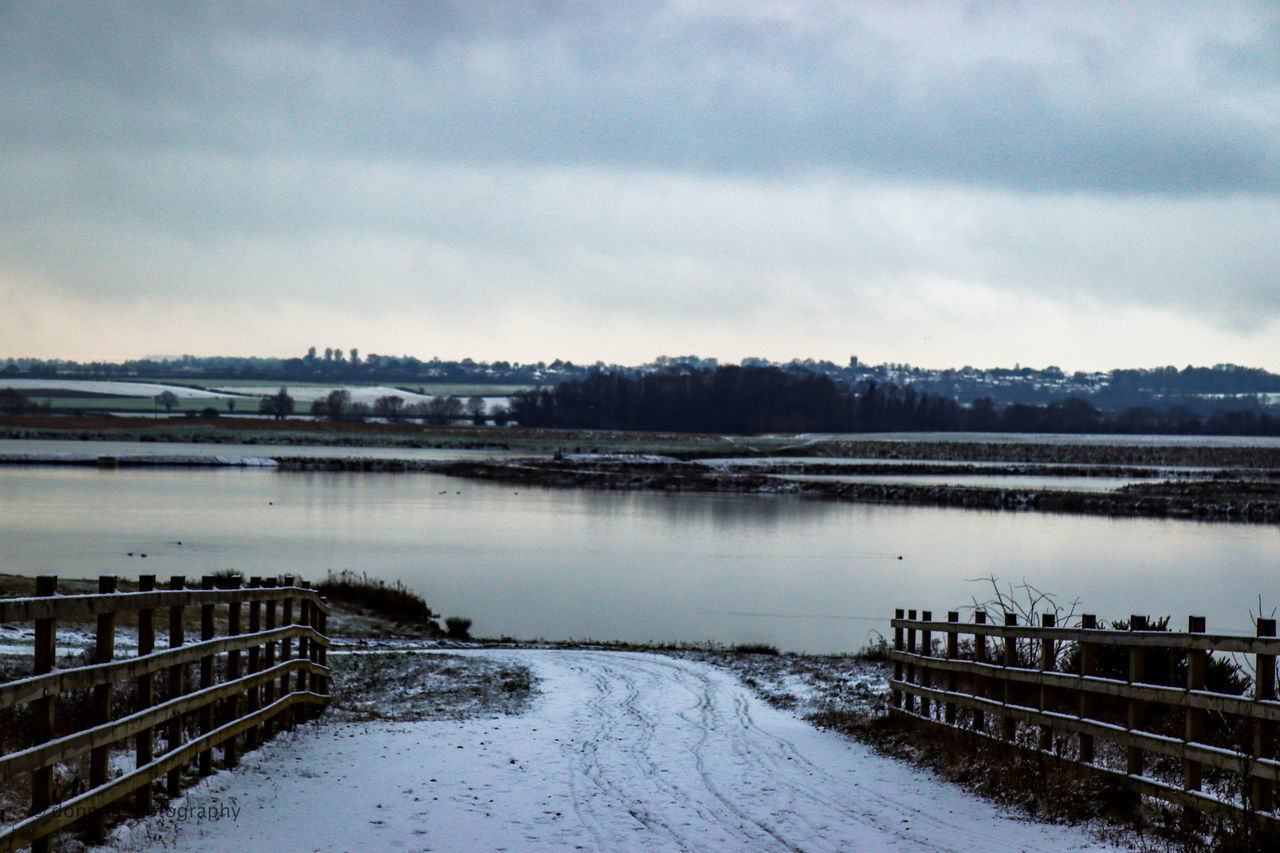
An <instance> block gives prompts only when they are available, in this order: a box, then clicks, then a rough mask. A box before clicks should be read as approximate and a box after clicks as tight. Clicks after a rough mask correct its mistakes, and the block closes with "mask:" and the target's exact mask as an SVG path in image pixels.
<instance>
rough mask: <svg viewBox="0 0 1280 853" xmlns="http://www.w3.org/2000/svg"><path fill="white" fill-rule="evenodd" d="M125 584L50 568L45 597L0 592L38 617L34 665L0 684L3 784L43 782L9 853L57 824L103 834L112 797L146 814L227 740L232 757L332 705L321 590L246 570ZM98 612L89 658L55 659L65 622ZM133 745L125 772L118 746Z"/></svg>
mask: <svg viewBox="0 0 1280 853" xmlns="http://www.w3.org/2000/svg"><path fill="white" fill-rule="evenodd" d="M116 589H117V584H116V579H115V578H114V577H110V576H105V577H102V578H100V579H99V591H98V593H97V594H86V595H58V594H57V578H56V577H49V576H45V577H40V578H38V579H37V589H36V595H35V596H34V597H31V598H11V599H3V600H0V623H4V624H6V625H10V624H14V623H17V624H24V623H25V624H32V625H33V626H34V649H33V652H32V654H33V659H34V660H33V664H34V666H33V673H34V674H33V675H31V676H30V677H28V678H22V679H19V680H16V681H9V682H7V683H4V684H0V715H2V718H3V719H4V722H5V724H6V725H7V726H9V727H10V728H11V730H10V731H8V732H6V733H4V740H5V743H6V747H5V748H6V750H7V754H5V755H3V756H2V757H0V780H3V781H4V782H5V783H6V784H13V782H14V780H21V779H22V778H23V777H24V775H29V777H30V783H31V794H30V797H31V808H30V816H29V817H27V818H26V819H24V820H22V821H19V822H17V823H14V824H11V825H9V826H6V827H5V828H4V829H3V830H0V850H6V851H7V850H14V849H17V848H19V847H23V846H26V845H30V846H31V847H32V849H33V850H36V851H44V850H48V848H49V843H50V838H51V836H52V834H53V833H55V832H57V831H58V830H59V829H62V828H64V827H66V826H68V825H70V824H72V823H76V822H80V826H82V827H83V828H84V830H85V832H86V833H87V834H88V835H89V837H90V839H91V840H100V839H101V838H102V835H103V831H104V817H105V810H106V809H107V808H108V807H109V806H111V805H112V804H114V803H117V802H118V801H120V800H123V799H125V798H126V797H128V796H130V795H133V808H134V810H135V811H136V813H139V814H145V813H146V812H148V811H150V809H151V801H152V794H153V786H155V785H156V784H157V783H158V782H159V781H160V780H161V779H163V785H164V790H165V792H166V793H167V795H168V796H176V795H178V794H179V793H180V791H181V788H182V784H183V776H184V770H187V771H190V770H195V771H196V772H198V773H199V774H201V775H203V774H207V773H209V772H211V771H212V769H213V750H214V748H215V747H221V751H222V762H223V764H224V766H233V765H235V764H236V763H237V760H238V756H239V753H240V750H241V749H242V748H243V749H252V748H254V747H256V746H257V745H258V744H260V743H261V742H262V741H263V740H265V739H266V738H269V737H271V735H272V734H273V733H274V731H275V730H277V729H278V728H281V727H287V726H290V725H292V724H293V723H294V722H296V721H297V720H299V719H303V718H305V717H308V716H311V715H313V714H314V713H316V712H317V709H319V708H323V706H324V705H325V703H326V702H327V701H328V692H329V689H328V682H329V669H328V667H327V665H326V659H325V658H326V650H327V648H328V645H329V640H328V638H327V637H326V636H325V627H326V626H325V621H326V616H327V613H328V608H327V606H326V605H325V603H324V602H323V601H322V600H321V599H320V597H319V595H318V594H317V593H316V592H315V591H314V590H312V589H309V588H306V587H305V586H304V585H294V583H293V582H292V580H291V579H289V578H284V579H274V578H269V579H265V580H260V579H258V578H251V579H250V581H249V585H248V586H247V587H246V586H243V585H242V583H241V581H240V579H239V578H233V579H226V578H219V579H217V584H216V586H215V578H213V577H205V578H203V580H202V583H201V586H200V588H199V589H191V588H188V586H187V583H186V581H185V579H184V578H183V577H174V578H172V579H171V580H170V582H169V585H168V588H167V589H157V588H156V580H155V576H154V575H144V576H142V577H141V578H140V579H139V582H138V591H137V592H127V593H121V592H117V591H116ZM246 610H247V616H248V619H247V624H246V620H245V619H244V616H245V611H246ZM157 613H160V614H166V615H167V616H168V647H167V648H166V649H163V650H160V651H157V650H156V619H157ZM197 614H198V623H199V632H200V634H199V636H200V639H199V641H198V642H192V643H187V639H186V636H187V626H188V618H189V617H190V622H191V624H192V628H193V629H194V628H195V622H196V616H197ZM135 620H136V624H137V655H136V656H134V657H128V658H121V659H116V653H115V646H116V637H117V621H128V622H129V623H133V622H134V621H135ZM94 621H96V643H95V645H94V648H93V649H92V651H91V653H90V656H91V662H89V663H87V664H84V665H71V666H67V667H65V668H55V665H56V664H57V663H58V662H57V661H56V660H55V658H56V650H57V629H58V625H59V623H60V622H61V623H63V624H64V625H65V624H66V623H68V622H70V623H81V624H84V623H88V624H92V623H93V622H94ZM194 682H198V683H194ZM86 697H87V698H88V699H89V702H88V707H87V709H86V708H85V703H84V701H83V700H84V698H86ZM77 699H78V700H79V701H77ZM59 708H63V709H64V710H56V709H59ZM13 729H17V730H16V731H15V730H13ZM26 729H29V733H28V732H26V731H25V730H26ZM24 734H25V735H26V736H25V737H23V735H24ZM21 741H26V744H27V745H25V746H24V745H22V743H21ZM157 741H159V742H161V743H162V744H163V749H162V750H160V751H159V754H158V755H157V751H156V746H157ZM130 742H132V744H133V761H132V762H131V763H132V764H133V769H132V770H127V771H126V770H123V769H122V768H121V767H120V763H121V759H122V758H123V759H125V760H126V761H127V757H126V756H123V755H121V754H120V753H121V751H122V750H127V749H128V746H129V744H130ZM86 757H87V762H86V761H85V758H86ZM113 758H114V759H115V761H114V762H113ZM69 762H78V763H79V764H80V765H81V768H80V770H79V771H78V772H77V773H76V777H77V778H76V780H75V781H76V784H75V785H74V786H71V790H70V791H68V792H66V796H65V798H64V799H61V800H59V797H58V796H57V792H56V789H55V771H56V768H57V767H58V765H66V764H68V763H69ZM86 765H87V766H86ZM113 766H114V767H115V770H114V772H113V770H112V768H113ZM63 787H66V786H63Z"/></svg>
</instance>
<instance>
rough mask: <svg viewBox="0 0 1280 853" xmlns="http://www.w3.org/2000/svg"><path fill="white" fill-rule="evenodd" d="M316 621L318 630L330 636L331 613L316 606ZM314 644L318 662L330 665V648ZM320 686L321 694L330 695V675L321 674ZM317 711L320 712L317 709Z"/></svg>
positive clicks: (321, 664)
mask: <svg viewBox="0 0 1280 853" xmlns="http://www.w3.org/2000/svg"><path fill="white" fill-rule="evenodd" d="M316 622H317V625H316V630H317V631H319V632H320V634H321V635H323V636H325V637H327V636H329V614H327V613H325V612H324V611H323V610H321V609H320V608H318V607H317V608H316ZM313 646H314V647H315V649H316V663H318V664H320V666H322V667H328V666H329V650H328V649H327V648H325V647H324V645H323V644H321V643H314V644H313ZM319 688H320V689H319V690H318V691H317V692H318V693H319V694H320V695H321V696H325V697H327V696H328V695H329V676H327V675H322V676H320V684H319ZM317 713H319V712H318V711H317Z"/></svg>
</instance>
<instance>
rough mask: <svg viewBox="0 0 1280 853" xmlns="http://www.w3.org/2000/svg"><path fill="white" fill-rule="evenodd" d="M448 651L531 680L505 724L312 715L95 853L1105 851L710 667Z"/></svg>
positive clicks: (560, 653)
mask: <svg viewBox="0 0 1280 853" xmlns="http://www.w3.org/2000/svg"><path fill="white" fill-rule="evenodd" d="M449 653H450V654H455V655H456V654H465V655H473V656H480V657H483V658H485V659H487V665H489V666H496V667H508V668H515V669H521V670H523V669H527V670H528V671H529V672H531V674H532V676H533V679H534V683H535V690H534V694H533V697H532V699H531V700H530V701H529V703H528V705H527V706H524V707H522V708H517V709H515V713H511V714H509V715H506V716H492V715H491V716H487V717H478V718H477V717H471V718H467V719H412V720H407V721H404V720H402V721H388V720H361V719H358V718H352V717H351V715H350V714H347V715H346V719H343V716H344V715H343V714H330V715H327V716H326V718H325V719H323V720H322V721H320V722H318V723H313V724H309V725H307V726H304V727H301V728H300V729H298V730H297V731H295V732H294V733H292V734H286V735H283V736H282V737H281V738H279V739H277V740H276V741H275V742H273V743H272V744H270V745H268V746H267V747H266V748H264V749H262V750H260V751H258V752H257V753H254V754H251V755H250V756H248V757H247V758H246V759H245V760H244V761H243V762H242V764H241V765H240V766H239V767H238V768H236V769H235V770H234V771H231V772H221V773H218V774H215V775H214V776H212V777H210V778H208V779H206V780H204V781H203V782H201V783H200V784H199V785H197V786H195V787H193V788H191V789H189V791H188V792H187V794H186V796H185V798H184V799H183V800H180V801H177V802H175V803H173V804H172V808H171V809H170V811H169V812H167V813H161V814H157V815H154V816H152V817H150V818H147V819H144V820H141V821H137V822H133V823H130V824H125V825H123V826H121V827H118V828H117V829H116V830H115V831H114V833H113V836H112V841H111V844H110V845H109V846H108V847H105V848H98V849H100V850H103V851H140V850H201V851H209V853H222V852H223V851H225V853H233V851H234V853H240V851H245V850H271V851H277V852H278V853H285V851H295V850H296V851H349V850H350V851H355V850H380V851H381V850H403V851H435V852H436V853H442V852H443V851H499V850H508V851H556V850H587V851H775V850H776V851H881V850H883V851H955V853H968V851H978V850H980V851H983V853H1005V851H1008V853H1013V851H1037V852H1038V853H1045V852H1046V851H1070V850H1093V851H1103V850H1113V849H1120V848H1113V847H1108V846H1107V845H1106V844H1103V843H1101V842H1098V841H1096V840H1095V839H1094V838H1093V837H1092V836H1091V835H1090V834H1089V833H1088V832H1087V831H1086V830H1084V829H1080V828H1072V827H1062V826H1052V825H1045V824H1039V823H1034V822H1030V821H1027V820H1025V819H1021V818H1018V817H1016V816H1013V815H1011V814H1009V813H1006V812H1004V811H1002V810H1000V809H999V808H997V807H995V806H993V805H991V804H989V803H986V802H984V801H981V800H976V799H974V798H972V797H970V796H968V795H966V794H965V793H963V792H962V791H961V790H960V789H958V788H956V787H954V786H951V785H947V784H945V783H942V782H940V781H938V780H936V779H935V778H933V777H931V776H930V775H928V774H926V773H923V772H921V771H918V770H916V769H914V768H912V767H909V766H907V765H904V764H902V763H899V762H896V761H894V760H892V759H888V758H884V757H882V756H879V755H877V754H875V753H874V752H873V751H872V750H871V749H870V748H868V747H866V746H863V745H862V744H859V743H856V742H852V741H849V740H847V739H844V738H842V737H839V736H838V735H835V734H832V733H829V732H824V731H819V730H817V729H815V728H813V727H811V726H809V725H808V724H806V723H804V722H802V721H800V720H799V719H798V718H796V717H795V716H793V715H791V714H789V713H787V712H784V711H780V710H777V709H775V708H773V707H771V706H769V705H767V704H765V703H764V702H763V701H761V700H760V699H758V698H757V697H756V696H754V695H753V694H752V693H751V692H750V691H749V690H747V688H746V687H744V686H743V685H742V684H741V683H740V682H739V681H738V680H737V678H735V677H734V676H733V675H732V674H730V673H729V672H727V671H725V670H723V669H719V668H717V667H713V666H711V665H709V664H706V663H702V662H698V661H694V660H685V659H677V658H673V657H668V656H663V655H656V654H648V653H639V652H616V651H592V650H559V649H502V650H469V651H463V652H459V651H458V650H451V651H450V652H449ZM416 654H431V652H417V653H416ZM401 687H402V689H403V690H404V691H408V692H412V691H413V690H414V689H415V688H416V684H414V683H405V684H403V685H402V686H401Z"/></svg>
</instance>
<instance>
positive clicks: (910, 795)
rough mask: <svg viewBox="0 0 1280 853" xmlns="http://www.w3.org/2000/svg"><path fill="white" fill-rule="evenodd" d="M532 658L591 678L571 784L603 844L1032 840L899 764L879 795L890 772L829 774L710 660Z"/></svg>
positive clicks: (986, 845) (938, 852)
mask: <svg viewBox="0 0 1280 853" xmlns="http://www.w3.org/2000/svg"><path fill="white" fill-rule="evenodd" d="M532 655H533V656H532V659H529V660H527V661H526V662H528V663H533V664H534V665H535V666H538V665H545V664H553V663H554V662H555V661H556V660H557V656H558V659H559V663H560V665H563V666H567V668H568V669H569V670H570V671H571V672H573V673H574V674H575V677H577V678H580V679H583V680H585V681H587V682H589V683H590V689H591V698H590V699H589V700H588V701H586V702H584V703H583V704H582V705H581V706H580V709H581V711H582V714H581V716H580V717H579V718H577V719H576V720H575V721H574V728H575V732H576V736H575V738H574V741H575V746H576V748H578V749H579V752H578V754H577V756H576V760H575V761H574V763H573V764H574V769H573V771H572V772H573V774H574V775H575V777H576V778H575V779H574V780H573V782H572V784H573V786H574V789H575V791H578V792H579V793H582V794H586V795H587V796H586V802H585V803H584V804H582V805H580V806H579V807H578V816H579V818H580V819H581V820H582V821H583V823H584V825H586V826H587V827H588V829H589V831H590V833H591V835H592V837H593V838H594V839H595V840H596V842H597V843H598V844H599V845H600V846H599V849H601V850H611V849H623V848H625V849H644V850H667V849H673V850H706V849H741V850H767V851H775V850H776V851H820V850H848V849H858V847H859V846H861V845H867V844H874V845H876V847H875V849H884V850H910V851H920V853H965V852H966V851H970V850H973V849H979V848H981V849H984V850H987V851H993V853H995V852H996V851H1017V850H1022V849H1027V848H1026V847H1025V845H1024V844H1023V843H1020V842H1018V841H1016V840H1013V839H1011V838H1009V837H1008V833H1007V832H1006V831H1004V830H1007V829H1008V828H1009V826H1010V825H1017V826H1021V827H1022V828H1023V829H1026V828H1027V827H1028V826H1034V825H1029V824H1025V823H1021V824H1018V823H1015V822H1013V821H1010V820H1008V819H1007V818H1003V819H1002V824H1003V825H1002V826H996V827H993V826H992V825H991V821H986V822H984V821H973V820H965V819H964V818H950V817H948V816H946V815H945V814H939V806H938V805H937V804H936V803H935V802H934V801H933V800H932V799H931V798H930V795H929V793H928V791H927V789H928V788H929V786H930V785H933V786H935V787H940V788H945V787H946V786H944V785H943V784H942V783H940V782H935V781H933V780H928V779H924V780H923V781H922V778H921V776H920V774H918V773H915V771H911V770H908V769H907V768H905V767H901V766H898V767H897V769H896V771H895V772H896V775H897V776H907V777H909V778H908V780H907V781H908V782H910V783H911V784H909V785H906V786H904V787H903V790H877V789H876V787H875V785H874V784H871V783H873V782H880V781H883V777H884V776H885V774H884V773H883V772H880V773H878V774H876V778H873V779H870V780H865V781H864V780H861V779H859V775H858V773H857V772H856V768H853V769H850V770H847V771H846V772H847V775H843V776H840V775H833V773H832V772H829V771H828V770H827V769H825V768H824V767H823V766H820V764H819V763H816V762H815V761H813V760H810V758H809V757H808V755H807V754H806V749H810V750H811V746H810V745H809V744H808V743H806V744H805V745H804V747H803V748H802V747H801V746H800V745H798V744H797V743H796V742H793V740H791V739H789V738H788V737H787V736H786V735H785V734H783V733H780V732H779V731H777V730H776V729H777V727H776V726H770V727H767V726H766V725H762V724H761V723H760V722H758V721H757V719H756V712H757V711H758V712H759V713H761V714H766V715H768V714H774V713H775V712H774V711H773V710H772V709H769V708H768V707H767V706H765V705H763V704H762V703H761V702H759V700H757V699H755V698H754V697H753V696H751V695H750V694H749V693H748V691H747V690H746V688H744V687H742V686H741V685H740V684H738V683H737V682H736V680H734V678H733V677H732V676H731V675H729V674H727V673H723V672H720V671H718V670H715V669H714V668H712V667H709V666H706V665H704V664H700V663H695V662H690V661H682V660H679V659H675V658H666V657H662V656H659V655H651V654H644V653H624V652H598V651H541V650H539V651H537V652H534V653H532ZM806 731H808V733H809V734H810V735H813V734H815V733H813V732H812V731H811V730H806ZM818 736H819V737H826V738H828V740H829V741H830V747H831V748H832V750H833V751H840V750H846V751H851V756H857V755H858V753H860V752H865V750H862V749H861V748H860V747H856V746H855V745H850V744H848V743H847V742H844V741H842V740H840V739H838V738H837V737H836V736H835V735H825V734H823V735H818ZM854 760H858V759H857V758H854ZM861 760H864V761H867V762H868V763H870V762H871V761H872V760H874V761H876V762H880V763H891V762H889V760H888V759H884V758H881V757H878V756H877V757H874V759H873V758H872V757H871V756H861ZM851 763H852V762H851ZM893 775H894V774H892V773H891V774H889V776H891V777H892V776H893ZM922 791H923V793H922ZM951 793H952V795H953V796H955V795H958V792H955V791H954V790H952V791H951ZM983 805H984V807H985V808H986V809H987V810H989V811H994V809H993V807H990V806H985V804H983ZM625 818H630V820H629V821H628V820H626V819H625ZM1052 829H1055V830H1056V829H1057V828H1052ZM1059 831H1061V832H1063V833H1066V834H1067V835H1071V836H1075V838H1074V843H1071V844H1070V848H1078V847H1083V846H1087V845H1085V839H1084V838H1082V837H1079V835H1078V833H1073V832H1072V831H1071V830H1059ZM637 832H639V833H641V835H639V836H637V835H636V833H637ZM1014 834H1015V835H1017V834H1020V833H1014ZM863 849H869V848H865V847H864V848H863ZM1040 849H1069V848H1065V847H1041V848H1040Z"/></svg>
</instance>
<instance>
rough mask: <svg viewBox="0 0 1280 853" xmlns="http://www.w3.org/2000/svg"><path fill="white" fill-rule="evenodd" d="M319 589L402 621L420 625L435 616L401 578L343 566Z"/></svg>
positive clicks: (331, 597) (335, 597)
mask: <svg viewBox="0 0 1280 853" xmlns="http://www.w3.org/2000/svg"><path fill="white" fill-rule="evenodd" d="M316 590H317V591H318V592H319V593H320V594H321V595H323V596H324V597H325V598H329V599H331V600H333V601H338V602H343V603H345V604H353V605H356V606H358V607H361V608H364V609H366V610H371V611H373V612H374V613H377V614H379V615H381V616H386V617H388V618H390V619H395V620H397V621H400V622H408V623H414V624H419V623H423V622H429V621H431V620H432V619H435V618H436V614H434V613H432V612H431V608H430V607H428V606H427V602H426V601H424V600H423V599H422V597H421V596H420V595H418V594H417V593H415V592H412V591H411V590H409V589H408V588H407V587H405V585H404V584H402V583H401V582H400V581H396V582H395V584H394V585H391V584H388V583H387V582H386V581H383V580H379V579H377V578H373V579H370V577H369V576H368V575H366V574H361V575H357V574H356V573H355V572H352V571H348V570H346V569H343V570H342V571H341V572H339V573H338V574H336V575H335V574H333V573H332V572H330V573H329V575H328V576H327V577H326V578H325V579H324V580H322V581H321V582H320V583H319V584H317V585H316ZM467 624H468V625H470V623H469V622H468V623H467Z"/></svg>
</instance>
